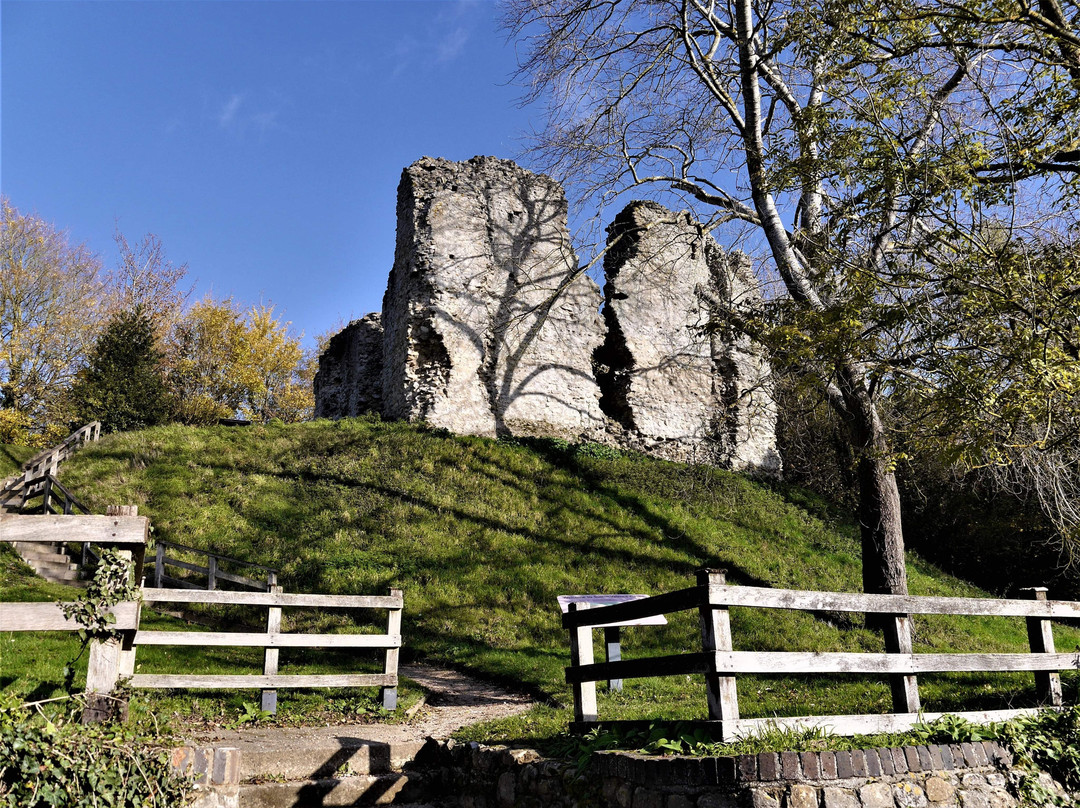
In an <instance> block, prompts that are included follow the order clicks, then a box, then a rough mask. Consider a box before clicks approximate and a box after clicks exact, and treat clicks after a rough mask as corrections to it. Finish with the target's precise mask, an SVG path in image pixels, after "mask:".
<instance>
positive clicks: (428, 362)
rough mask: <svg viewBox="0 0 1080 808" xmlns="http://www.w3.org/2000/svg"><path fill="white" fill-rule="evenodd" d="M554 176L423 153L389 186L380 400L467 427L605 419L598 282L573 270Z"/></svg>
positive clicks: (554, 425) (550, 428) (389, 412)
mask: <svg viewBox="0 0 1080 808" xmlns="http://www.w3.org/2000/svg"><path fill="white" fill-rule="evenodd" d="M566 207H567V206H566V197H565V196H564V195H563V192H562V189H561V188H560V187H559V185H558V184H557V183H555V182H554V181H553V180H551V179H550V178H548V177H545V176H541V175H537V174H532V173H530V172H528V171H525V170H523V169H521V168H519V167H518V166H516V165H515V164H514V163H511V162H509V161H507V160H497V159H495V158H491V157H476V158H473V159H472V160H469V161H468V162H466V163H451V162H449V161H446V160H434V159H429V158H425V159H422V160H419V161H418V162H416V163H414V164H413V165H411V166H409V168H407V169H406V170H405V172H404V173H403V175H402V179H401V185H400V186H399V188H398V236H397V248H396V252H395V255H394V267H393V269H392V270H391V272H390V282H389V285H388V287H387V290H386V295H385V297H384V298H383V315H382V321H383V327H384V329H385V342H384V352H383V368H384V369H383V396H384V399H383V401H384V404H383V409H384V413H385V415H386V416H387V417H390V418H404V419H409V420H424V421H427V422H428V423H430V424H433V425H436V426H441V427H445V428H446V429H449V430H451V431H454V432H461V433H466V434H471V435H488V436H494V435H506V434H534V433H535V434H552V433H554V434H557V435H561V436H564V437H568V438H574V437H577V436H580V435H582V434H583V433H587V432H590V431H594V430H596V429H597V428H599V427H600V426H601V425H602V423H603V416H602V414H601V412H600V407H599V403H598V399H599V392H598V391H597V389H596V383H595V381H594V379H593V375H592V352H593V351H594V350H595V349H596V347H597V346H598V345H599V344H600V343H601V341H602V340H603V330H602V325H601V322H600V317H599V313H598V312H599V308H600V292H599V290H598V289H597V288H596V284H594V283H593V282H592V281H591V280H590V279H589V278H587V277H585V276H584V275H580V274H578V272H577V257H576V256H575V255H574V252H573V249H572V248H571V246H570V237H569V234H568V233H567V230H566Z"/></svg>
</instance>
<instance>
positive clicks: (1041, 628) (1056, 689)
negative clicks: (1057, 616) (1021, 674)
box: [1020, 586, 1061, 707]
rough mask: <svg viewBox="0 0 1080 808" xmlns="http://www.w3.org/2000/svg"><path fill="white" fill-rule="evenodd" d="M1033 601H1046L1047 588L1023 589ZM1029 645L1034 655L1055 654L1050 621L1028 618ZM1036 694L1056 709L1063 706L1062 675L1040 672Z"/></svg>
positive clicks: (1036, 683)
mask: <svg viewBox="0 0 1080 808" xmlns="http://www.w3.org/2000/svg"><path fill="white" fill-rule="evenodd" d="M1020 591H1021V592H1026V593H1028V597H1030V598H1031V599H1032V600H1042V601H1045V600H1046V587H1045V586H1032V587H1027V588H1025V589H1021V590H1020ZM1027 635H1028V643H1029V645H1030V647H1031V653H1033V654H1052V653H1054V629H1053V627H1052V626H1051V623H1050V621H1049V620H1046V619H1044V618H1042V617H1028V618H1027ZM1035 692H1036V693H1037V694H1038V697H1039V701H1041V702H1043V703H1044V704H1050V705H1052V706H1054V707H1060V706H1061V674H1059V673H1054V672H1052V671H1038V672H1036V674H1035Z"/></svg>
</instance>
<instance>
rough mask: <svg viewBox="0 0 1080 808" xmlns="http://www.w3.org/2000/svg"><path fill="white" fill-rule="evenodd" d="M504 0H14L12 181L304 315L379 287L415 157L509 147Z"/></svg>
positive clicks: (228, 290) (6, 186) (6, 79)
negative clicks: (500, 9) (155, 240)
mask: <svg viewBox="0 0 1080 808" xmlns="http://www.w3.org/2000/svg"><path fill="white" fill-rule="evenodd" d="M496 16H497V8H496V6H495V4H494V2H492V0H479V1H478V2H457V0H444V1H442V2H409V1H408V0H397V1H396V2H395V1H394V0H79V1H78V2H68V1H66V0H60V1H58V2H52V1H50V0H2V2H0V29H2V51H0V93H2V95H0V191H2V192H3V194H4V195H6V196H7V197H9V198H10V200H11V202H12V204H14V205H15V207H17V208H19V209H20V210H21V211H23V212H33V213H36V214H37V215H38V216H40V217H41V218H43V219H45V220H47V221H49V222H52V223H53V224H54V225H55V226H56V227H57V228H59V229H62V230H66V231H68V233H69V237H70V239H71V240H72V241H73V242H81V243H85V244H87V245H88V246H89V247H90V248H91V249H92V250H94V251H95V252H97V253H98V254H99V255H100V256H101V257H102V259H103V260H104V262H105V263H106V265H107V266H108V265H110V264H112V263H113V262H114V260H115V255H116V250H115V246H114V244H113V241H112V235H113V232H114V229H115V227H116V226H117V224H119V227H120V229H121V230H122V231H123V233H124V234H125V235H126V236H127V237H128V240H129V241H131V242H135V241H137V240H138V239H140V238H141V237H142V236H143V235H144V234H145V233H148V232H152V233H156V234H157V235H158V236H160V238H161V239H162V240H163V242H164V244H165V247H166V250H167V252H168V256H169V258H170V259H171V260H172V261H173V262H174V263H177V264H180V263H185V262H186V263H187V264H188V266H189V275H188V277H189V279H190V280H192V281H195V282H196V295H197V296H201V295H202V294H203V293H205V292H208V291H209V292H212V293H213V294H214V295H215V296H216V297H227V296H230V295H231V296H233V297H234V298H235V299H236V300H237V301H239V302H240V303H243V304H253V303H258V302H260V301H261V302H272V303H274V304H275V306H276V307H277V310H278V311H279V312H280V311H282V310H284V313H285V318H286V319H288V320H290V321H292V323H293V327H294V329H295V330H296V331H297V332H299V331H304V332H306V334H307V337H308V339H307V340H306V341H307V342H308V344H311V340H310V338H311V336H312V335H314V334H316V333H320V332H323V331H326V330H328V329H330V328H331V327H332V326H333V325H334V324H335V323H336V322H337V321H338V320H339V319H341V320H345V321H348V320H349V319H351V318H355V317H359V316H362V315H363V314H366V313H367V312H369V311H375V310H378V309H379V308H380V306H381V300H382V293H383V290H384V289H385V286H386V277H387V274H388V273H389V271H390V266H391V264H392V262H393V257H394V228H395V199H396V190H397V184H398V179H399V177H400V174H401V170H402V168H404V167H405V166H407V165H408V164H410V163H412V162H413V161H414V160H416V159H417V158H419V157H421V156H422V155H431V156H437V157H446V158H449V159H453V160H464V159H468V158H469V157H472V156H473V155H476V154H493V155H497V156H500V157H507V158H514V157H515V156H516V154H517V153H518V152H519V151H520V150H521V148H522V141H521V138H522V136H523V134H524V132H525V131H526V130H527V129H528V125H529V113H528V112H527V111H526V110H522V109H520V108H519V107H518V104H517V99H518V98H519V96H520V94H521V90H520V88H517V87H514V86H511V85H510V74H511V72H512V71H513V69H514V67H515V58H516V57H515V54H514V47H513V44H512V43H511V44H507V43H506V42H505V38H504V35H503V33H502V32H501V31H499V30H498V27H497V22H496Z"/></svg>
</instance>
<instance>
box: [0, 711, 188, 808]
mask: <svg viewBox="0 0 1080 808" xmlns="http://www.w3.org/2000/svg"><path fill="white" fill-rule="evenodd" d="M70 704H72V705H75V707H76V709H73V710H72V711H71V712H70V713H69V714H67V715H63V716H55V715H54V716H52V717H49V716H47V715H46V714H45V713H43V712H40V711H38V710H32V709H31V707H30V706H29V705H24V704H21V703H19V702H18V700H16V699H14V698H12V697H10V696H9V697H7V698H6V699H5V698H4V694H0V806H3V808H46V807H48V808H91V806H95V807H96V806H114V808H179V806H182V805H184V804H185V803H186V801H187V797H188V793H189V791H190V786H191V783H190V781H189V780H187V779H185V778H182V777H180V776H179V775H177V774H175V773H174V772H173V771H172V770H171V769H170V767H169V762H168V754H167V753H166V752H165V751H164V750H162V749H157V748H154V747H153V746H151V745H150V744H149V743H148V741H147V740H146V739H145V738H142V737H140V736H138V735H136V734H135V733H134V732H132V731H131V730H129V729H125V728H123V727H120V726H117V725H97V726H82V725H81V724H79V723H78V719H77V716H78V714H79V711H80V710H81V705H80V704H78V702H77V701H72V702H70Z"/></svg>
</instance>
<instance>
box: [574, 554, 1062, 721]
mask: <svg viewBox="0 0 1080 808" xmlns="http://www.w3.org/2000/svg"><path fill="white" fill-rule="evenodd" d="M1028 591H1030V593H1031V599H1030V600H997V599H992V598H948V597H923V596H909V595H866V594H857V593H856V594H851V593H843V592H810V591H801V590H789V589H768V588H763V587H749V586H728V585H727V584H726V582H725V578H724V574H723V573H722V572H719V571H714V570H703V571H701V572H700V573H699V575H698V585H697V586H694V587H689V588H687V589H682V590H678V591H675V592H668V593H664V594H660V595H655V596H653V597H649V598H643V599H640V600H634V601H631V602H627V603H620V604H616V605H612V606H599V607H591V608H590V607H589V606H588V605H586V604H576V603H575V604H571V606H570V609H569V611H568V612H567V613H565V614H564V615H563V616H562V620H563V626H564V627H565V628H567V629H569V631H570V657H571V660H570V663H571V664H570V666H569V667H568V668H567V669H566V681H567V682H568V683H569V684H571V685H572V686H573V690H574V728H575V729H586V728H588V727H591V726H595V725H596V724H597V723H598V722H599V719H598V715H597V706H596V682H598V681H602V680H605V679H606V680H612V679H635V678H647V677H653V676H679V675H688V674H704V676H705V682H706V698H707V703H708V714H709V723H712V724H715V725H717V729H718V730H719V733H720V734H721V736H722V737H723V738H724V739H725V740H733V739H736V738H739V737H744V736H746V735H751V734H753V733H754V732H757V731H759V730H761V729H763V728H766V727H779V728H782V729H783V728H806V727H823V728H827V729H829V730H830V731H832V732H835V733H838V734H854V733H873V732H899V731H904V730H907V729H910V728H911V727H912V726H913V725H914V724H915V723H917V722H919V721H930V720H933V719H934V718H936V717H937V716H938V715H940V714H938V713H924V712H921V705H920V701H919V692H918V678H917V677H918V674H922V673H955V672H976V673H984V672H999V671H1026V672H1031V673H1034V674H1035V681H1036V686H1037V692H1038V696H1039V699H1040V701H1042V702H1043V703H1044V704H1046V705H1049V706H1053V707H1057V706H1060V705H1061V703H1062V697H1061V681H1060V678H1059V673H1058V672H1059V671H1062V670H1070V669H1072V670H1076V669H1080V651H1077V652H1072V653H1062V654H1059V653H1056V652H1055V649H1054V640H1053V634H1052V630H1051V624H1050V620H1051V619H1052V618H1063V617H1080V603H1077V602H1072V601H1049V600H1047V599H1046V590H1045V589H1043V588H1035V589H1032V590H1028ZM732 606H737V607H747V608H765V609H796V610H803V611H811V612H862V613H868V614H877V615H882V616H883V617H882V618H881V621H882V625H883V627H884V640H885V651H884V653H851V652H827V651H822V652H796V651H764V652H762V651H735V650H734V649H733V645H732V636H731V624H730V620H729V615H728V609H729V608H730V607H732ZM689 610H697V612H698V616H699V623H700V628H701V638H702V651H701V652H699V653H697V652H696V653H684V654H674V655H669V656H659V657H649V658H644V659H622V660H619V661H614V662H601V663H597V662H594V658H593V630H594V628H596V627H599V626H602V625H604V624H610V623H625V622H627V621H631V620H641V619H643V618H648V617H654V616H657V615H662V614H670V613H673V612H679V611H689ZM911 614H932V615H967V616H994V617H1023V618H1026V620H1027V629H1028V639H1029V647H1030V651H1029V652H1028V653H1012V654H1000V653H990V654H985V653H954V654H941V653H934V654H922V653H920V654H916V653H914V652H913V647H912V636H911V622H910V615H911ZM745 674H866V675H884V676H887V677H888V678H889V682H890V686H891V689H892V696H893V710H894V711H893V713H891V714H889V715H853V716H796V717H775V718H769V719H743V718H740V717H739V706H738V693H737V688H736V682H737V677H738V676H739V675H745ZM1030 712H1033V710H1030V709H1023V710H1017V709H1014V710H991V711H961V712H954V713H953V714H954V715H959V716H961V717H963V718H966V719H968V720H970V721H975V722H987V721H999V720H1004V719H1006V718H1010V717H1014V716H1017V715H1023V714H1027V713H1030Z"/></svg>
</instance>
